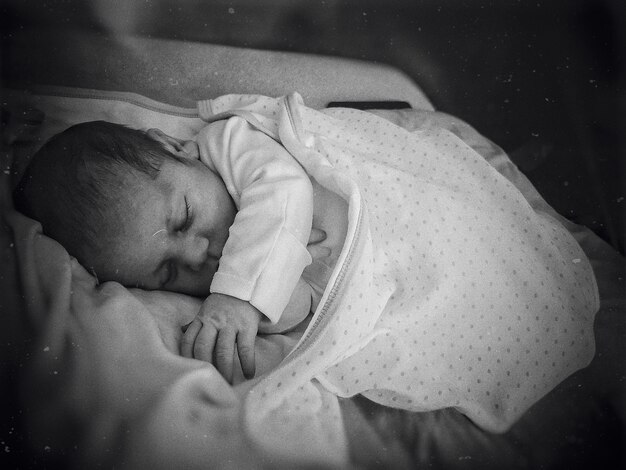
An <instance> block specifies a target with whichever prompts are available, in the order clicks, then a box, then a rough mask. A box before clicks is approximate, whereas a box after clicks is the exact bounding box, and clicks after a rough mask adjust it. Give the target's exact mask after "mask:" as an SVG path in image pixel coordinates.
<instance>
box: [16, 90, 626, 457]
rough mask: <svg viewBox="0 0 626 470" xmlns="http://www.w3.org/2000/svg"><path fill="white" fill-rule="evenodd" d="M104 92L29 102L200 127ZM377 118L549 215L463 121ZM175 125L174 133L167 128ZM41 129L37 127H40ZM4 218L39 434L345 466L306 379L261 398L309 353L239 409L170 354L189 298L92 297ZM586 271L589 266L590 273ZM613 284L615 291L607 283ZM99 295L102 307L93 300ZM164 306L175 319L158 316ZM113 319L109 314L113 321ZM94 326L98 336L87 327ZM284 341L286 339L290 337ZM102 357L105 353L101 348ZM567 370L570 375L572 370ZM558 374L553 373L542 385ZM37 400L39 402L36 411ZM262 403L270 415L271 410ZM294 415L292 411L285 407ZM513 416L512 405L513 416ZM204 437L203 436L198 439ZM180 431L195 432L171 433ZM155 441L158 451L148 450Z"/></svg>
mask: <svg viewBox="0 0 626 470" xmlns="http://www.w3.org/2000/svg"><path fill="white" fill-rule="evenodd" d="M109 98H110V97H109ZM109 98H107V99H104V100H95V101H94V99H95V98H94V96H93V95H89V96H88V97H86V98H72V97H64V98H58V97H54V96H43V97H37V98H36V99H35V103H36V104H35V105H36V106H37V107H38V108H40V109H42V110H43V111H44V112H46V114H47V115H48V116H51V117H52V118H53V119H52V123H53V126H51V129H53V131H58V130H60V129H61V128H62V127H63V126H65V125H68V124H71V123H73V122H79V121H82V120H91V119H107V120H112V121H115V122H124V123H130V124H134V125H140V126H141V127H160V128H162V129H164V130H166V132H170V133H171V134H172V135H177V136H180V137H186V136H187V135H188V134H187V133H193V132H194V131H195V130H196V129H198V128H199V127H200V126H201V125H202V121H201V120H200V119H199V118H198V117H197V116H194V115H193V113H189V114H188V115H187V117H183V118H181V116H180V115H178V116H176V115H171V114H167V113H163V112H159V111H153V110H149V109H146V108H142V107H141V106H139V108H140V109H137V108H138V107H137V105H136V104H132V103H128V102H123V101H118V100H111V99H109ZM140 101H141V100H140ZM187 111H188V110H187ZM55 117H56V119H58V120H56V119H55ZM385 117H387V118H391V119H395V120H398V121H402V123H403V124H405V125H407V126H408V127H409V128H410V127H411V126H414V127H415V128H421V129H424V128H428V127H429V126H438V125H443V126H444V127H446V128H448V129H450V130H452V131H453V132H456V133H459V134H462V136H463V137H464V138H467V139H469V140H470V141H471V142H473V144H474V145H472V147H473V148H474V149H476V150H477V151H479V153H481V155H483V156H484V157H485V158H487V160H488V161H489V163H490V164H491V165H493V166H494V167H495V168H496V169H497V170H498V171H499V172H500V173H501V174H503V175H504V176H505V177H506V178H508V179H509V180H510V181H512V182H513V183H514V184H515V186H516V187H517V188H518V189H520V190H521V191H522V193H523V194H524V196H525V198H526V199H527V200H528V201H529V202H530V203H531V204H532V205H533V207H534V208H535V209H541V210H545V211H546V212H549V213H552V211H551V210H550V208H549V207H548V206H547V205H546V204H545V202H543V200H542V199H541V198H540V197H539V196H538V194H537V193H536V192H535V191H534V189H533V188H532V186H530V184H529V183H528V181H527V180H526V179H525V178H524V177H523V176H522V175H521V174H519V172H517V170H516V169H515V167H514V166H513V165H512V164H511V163H510V161H509V160H508V159H507V158H506V156H505V155H504V154H503V153H502V152H501V151H499V149H497V148H496V147H494V146H492V145H491V144H490V143H489V142H488V141H486V140H485V139H482V138H480V136H478V135H477V134H476V133H475V132H474V131H473V130H472V129H471V128H469V127H468V126H466V125H464V124H463V123H460V122H459V121H457V120H454V119H451V118H449V117H447V116H445V115H441V114H438V113H430V112H419V111H413V112H394V113H390V114H389V113H388V114H387V115H386V116H385ZM144 118H145V120H144ZM135 119H139V120H135ZM181 122H182V123H183V127H184V129H181V128H179V127H177V126H179V125H181V124H180V123H181ZM139 123H141V124H139ZM175 123H176V124H175ZM53 131H51V130H50V129H47V128H46V130H45V131H44V134H45V133H48V134H49V133H50V132H53ZM481 146H482V151H481ZM9 219H10V224H11V226H12V227H13V230H14V231H15V233H16V234H17V236H16V237H15V238H14V241H15V243H16V245H17V253H18V255H19V257H20V262H19V266H20V270H21V273H20V274H21V280H22V285H23V286H24V288H25V292H26V294H27V298H29V299H30V302H29V305H28V310H29V316H30V318H31V321H32V322H33V324H34V325H35V328H34V330H35V333H36V337H37V338H38V340H37V347H35V348H34V352H33V357H34V359H33V363H32V364H31V366H32V367H30V371H31V375H30V378H31V379H30V380H31V381H29V382H27V383H28V384H29V386H30V387H29V388H30V393H29V395H28V396H29V397H30V398H31V401H30V403H32V407H31V408H32V409H33V410H37V412H36V413H34V424H33V426H34V427H35V428H36V429H38V430H39V431H40V432H41V433H42V434H43V435H45V436H48V435H47V434H46V424H49V423H50V422H51V421H50V420H49V419H43V418H49V417H50V416H52V417H54V418H55V419H59V420H67V419H68V417H72V419H75V420H76V421H77V422H79V423H80V426H82V427H83V428H84V429H85V430H87V432H86V433H84V434H83V436H86V438H85V439H84V441H81V442H82V443H83V446H82V447H81V448H82V449H83V451H82V454H81V453H79V455H77V457H78V460H77V461H81V459H87V460H90V459H106V458H108V457H107V455H109V450H110V449H109V447H108V446H107V445H106V444H104V443H103V441H102V438H103V437H106V439H107V440H109V442H110V439H113V438H114V437H115V436H118V437H119V434H118V433H119V431H120V430H121V429H123V430H125V431H126V432H127V433H128V435H130V436H131V438H129V440H128V441H127V442H126V443H125V444H124V446H123V447H124V449H125V450H124V451H123V452H122V451H120V453H119V454H118V455H116V456H114V457H111V458H113V459H114V461H116V462H121V461H124V462H126V463H127V464H129V463H130V464H137V463H138V462H141V463H142V464H145V463H146V462H151V463H153V464H154V465H156V466H157V467H159V466H162V467H163V468H166V467H167V465H169V464H172V463H173V462H176V464H180V463H181V462H182V461H185V462H187V463H189V464H194V465H195V466H205V465H207V463H208V462H212V461H214V460H211V459H217V457H220V458H222V457H224V458H225V456H227V455H228V449H230V450H231V451H233V449H238V448H237V447H236V446H234V447H233V446H232V445H231V446H226V447H223V448H222V449H226V450H222V451H220V452H217V453H216V452H215V447H214V446H212V445H211V446H209V445H207V442H208V441H207V439H208V440H210V441H211V442H213V443H214V441H215V439H214V437H215V435H216V433H218V434H219V432H221V431H220V429H221V430H222V431H224V429H228V433H231V434H232V436H233V439H232V442H235V443H245V448H246V449H250V450H249V451H246V452H243V451H242V452H239V455H238V457H239V458H240V459H241V460H240V461H239V463H241V464H242V465H243V464H245V465H253V464H255V463H259V462H264V463H265V464H267V463H268V462H272V464H276V465H278V464H284V465H285V466H287V467H288V466H290V465H293V464H294V463H296V462H297V463H300V464H302V463H307V462H309V463H310V462H312V461H314V462H317V463H319V462H320V460H321V461H324V462H326V463H327V464H329V465H338V466H342V465H344V464H345V463H346V461H347V459H348V454H347V450H346V449H347V446H346V440H345V435H344V434H343V424H342V422H341V417H340V414H339V410H338V405H337V401H336V399H333V395H332V394H329V393H328V392H326V391H324V390H323V389H322V388H320V386H319V383H318V382H317V381H313V382H310V381H306V382H302V380H300V382H297V383H294V384H295V385H294V384H292V385H291V386H289V389H290V390H289V392H288V393H283V392H281V393H277V394H273V395H272V396H273V400H271V401H267V400H264V399H262V398H261V397H262V394H263V390H266V389H268V388H270V387H273V388H274V389H275V390H278V389H280V388H282V387H283V386H284V387H285V388H284V389H283V390H285V389H286V388H287V382H284V380H285V378H286V379H287V380H288V376H289V375H290V374H291V373H292V372H294V371H295V370H302V368H301V367H299V366H300V365H302V364H299V363H298V361H301V362H305V361H306V360H310V354H311V353H310V352H309V353H308V356H307V354H303V353H297V354H295V355H294V357H295V358H296V360H295V361H294V360H292V361H291V362H288V363H287V364H286V365H284V366H282V367H281V368H280V369H279V371H278V373H276V374H273V375H270V376H269V378H267V379H265V380H264V381H263V382H262V383H261V384H260V385H255V384H245V385H244V386H242V387H240V388H239V389H238V390H239V392H240V396H241V397H245V400H244V402H245V405H244V407H243V408H242V407H241V406H240V405H241V401H239V400H238V399H237V398H236V397H235V396H233V395H232V392H227V391H225V389H223V386H222V385H219V386H216V385H215V384H216V383H217V384H219V383H221V382H220V379H219V377H216V376H215V372H214V369H212V367H210V366H206V365H205V364H201V363H198V362H197V361H188V360H183V359H182V358H178V357H176V356H175V355H174V354H172V351H171V350H172V347H173V345H174V344H175V342H176V338H175V335H174V334H172V331H176V328H177V327H178V326H179V325H181V324H184V322H185V321H186V319H187V318H188V317H189V316H190V315H192V313H190V311H193V310H194V309H195V301H190V300H185V299H182V298H177V297H176V296H169V297H168V295H164V294H162V293H154V294H150V293H140V294H138V296H139V298H140V299H141V302H140V303H138V304H137V303H133V302H134V301H133V300H132V298H134V299H136V298H137V297H132V298H129V297H128V296H127V295H126V293H125V292H126V291H125V290H122V291H120V290H118V289H117V288H113V289H110V291H112V292H108V291H106V292H104V293H103V292H102V290H99V289H97V288H95V287H94V285H93V283H91V284H90V282H93V281H89V280H88V279H89V276H88V275H86V273H84V272H83V271H81V269H80V267H79V266H76V265H75V263H72V262H71V261H70V260H69V258H67V254H65V253H64V251H63V250H62V249H61V248H60V247H59V246H58V245H56V244H54V242H52V241H50V240H47V239H46V238H45V237H42V236H41V235H37V234H36V233H35V231H36V225H34V224H33V223H32V222H30V221H27V220H25V219H23V218H20V217H19V216H17V215H13V216H11V217H9ZM567 228H568V229H569V230H570V231H571V232H574V233H575V234H576V236H577V238H578V239H579V240H581V239H582V238H584V239H585V241H586V242H587V246H586V252H587V254H590V253H591V254H590V257H591V260H592V263H593V262H594V256H593V255H594V253H593V251H594V250H599V251H598V252H601V254H602V256H603V257H604V258H601V259H602V260H604V259H606V258H607V257H609V255H610V256H613V254H612V253H609V252H606V248H605V246H604V245H603V243H602V242H601V241H599V240H597V239H596V238H594V236H593V235H592V234H590V232H588V231H586V230H583V229H580V228H577V227H575V226H573V225H571V224H567ZM581 237H582V238H581ZM589 240H591V242H589ZM602 250H605V251H602ZM573 259H578V260H580V261H581V262H582V261H584V259H585V258H584V255H580V254H577V255H576V256H575V257H574V258H573ZM603 262H604V261H601V263H603ZM579 264H580V263H576V265H579ZM598 272H599V271H598V270H596V275H597V274H598ZM611 275H612V276H613V274H611ZM610 281H612V282H613V284H611V282H609V281H608V280H605V279H604V277H602V278H600V288H601V293H602V292H603V289H605V287H603V285H602V283H603V282H606V284H607V286H610V285H613V286H614V285H615V280H614V279H612V280H610ZM77 286H82V287H81V288H82V292H83V294H84V295H83V296H82V297H81V295H79V294H77V292H81V290H80V289H77ZM613 289H614V291H613V295H615V287H613ZM70 293H71V294H70ZM118 294H119V295H118ZM159 296H163V297H159ZM102 297H105V298H106V300H107V302H103V301H102ZM592 297H593V296H592ZM616 298H617V299H618V300H617V304H618V305H619V306H622V305H623V304H622V303H620V302H621V301H620V300H619V297H616ZM81 299H82V300H81ZM85 299H87V300H85ZM81 302H82V303H81ZM85 302H87V303H85ZM131 307H132V308H131ZM163 307H164V308H163ZM174 311H175V312H176V313H177V314H178V316H171V315H170V314H171V313H173V312H174ZM96 313H98V314H100V315H95V314H96ZM116 316H117V317H119V318H118V319H117V320H116V318H115V317H116ZM129 316H130V317H129ZM317 318H319V315H318V317H317ZM619 319H620V320H621V319H622V318H619ZM138 320H140V321H138ZM155 320H156V321H155ZM94 321H95V323H97V325H96V326H94ZM172 328H173V330H172ZM126 329H128V331H125V330H126ZM311 331H313V330H311ZM95 332H97V333H98V334H93V333H95ZM105 333H106V334H105ZM131 333H132V334H131ZM307 338H309V340H310V338H314V336H311V335H309V336H308V337H307ZM305 339H306V338H305ZM292 340H293V341H294V342H295V338H292ZM313 343H314V349H309V351H311V350H312V351H320V350H332V348H328V349H326V348H321V346H322V343H320V342H319V340H317V341H314V342H313ZM292 344H293V343H289V344H286V343H285V344H282V345H281V344H278V343H272V345H271V346H270V347H271V348H274V347H276V348H279V349H280V351H281V354H282V353H284V352H285V351H286V350H287V349H289V348H290V347H291V345H292ZM281 348H282V349H281ZM315 348H317V349H315ZM112 352H115V354H114V355H112V354H111V353H112ZM345 352H346V351H342V353H345ZM85 353H89V354H85ZM307 357H308V358H307ZM69 358H74V359H73V361H74V362H70V361H68V359H69ZM589 359H590V357H589V356H588V355H586V356H585V357H584V358H583V359H582V361H581V362H577V365H575V366H573V367H574V368H576V367H582V366H584V365H585V363H586V361H588V360H589ZM320 364H321V365H320ZM327 364H328V363H327ZM273 365H274V364H273V363H272V364H271V365H270V366H269V367H268V368H271V367H273ZM34 366H36V367H34ZM319 367H322V368H321V369H320V368H319ZM322 370H323V363H321V362H318V369H313V370H310V369H309V370H308V371H307V374H309V376H310V377H314V376H316V375H317V374H318V373H320V372H322ZM568 370H569V372H571V371H572V370H573V369H571V368H570V369H568ZM55 371H56V373H55ZM569 372H567V373H569ZM60 379H62V380H63V389H64V393H62V394H60V395H54V394H53V396H52V397H50V396H48V397H47V399H46V401H45V402H42V401H41V398H42V397H38V396H37V393H33V391H35V392H36V388H35V389H33V383H36V384H46V386H48V385H49V384H55V383H57V382H59V380H60ZM33 380H34V382H33ZM555 380H556V382H555ZM558 380H560V379H553V381H552V383H553V385H555V384H556V383H557V382H558ZM327 385H328V384H327ZM329 388H330V387H329ZM216 390H217V391H216ZM298 390H299V391H298ZM90 391H91V392H94V393H93V394H91V393H89V392H90ZM298 396H300V397H303V398H302V400H305V399H306V400H309V402H307V403H306V406H305V405H304V403H303V402H300V403H299V402H298ZM207 397H208V398H207ZM211 397H213V398H211ZM215 397H218V398H215ZM220 397H221V398H220ZM224 397H225V398H224ZM294 397H295V400H294ZM285 398H288V399H289V400H288V406H278V407H276V406H275V405H279V404H280V402H281V400H284V399H285ZM207 399H208V401H207ZM390 399H391V398H390ZM68 402H72V403H74V405H73V406H75V403H76V402H79V403H81V404H82V406H81V407H78V411H77V412H76V411H72V412H69V409H68ZM44 403H45V406H37V405H44ZM527 405H528V404H527ZM259 406H262V407H265V411H266V413H265V414H264V413H260V412H259V411H260V410H259V408H258V407H259ZM202 410H213V411H215V412H216V413H218V415H219V416H222V417H224V420H225V421H224V422H227V423H229V424H228V425H226V424H223V426H225V427H224V428H220V427H217V428H216V427H215V419H214V418H215V416H214V415H212V414H211V413H209V412H206V413H205V412H204V411H202ZM272 410H274V411H276V410H278V413H275V412H271V411H272ZM295 410H298V411H299V412H298V413H295V412H294V411H295ZM290 412H291V413H292V416H291V418H293V416H297V417H298V419H299V420H300V422H301V423H302V422H305V421H302V420H304V419H308V421H306V424H307V426H305V429H302V432H301V433H299V434H298V433H294V432H293V429H294V428H285V427H284V424H285V421H284V419H285V418H286V415H288V414H289V413H290ZM519 413H521V410H518V411H517V414H519ZM237 416H239V418H237ZM514 417H515V416H513V417H509V419H514ZM241 419H243V421H241ZM53 421H54V420H52V422H53ZM120 423H123V425H121V424H120ZM233 423H234V424H233ZM120 426H121V427H120ZM269 428H274V429H275V431H276V433H275V434H271V433H268V431H267V430H268V429H269ZM228 433H227V434H228ZM205 434H206V435H207V436H209V437H206V438H203V437H202V436H204V435H205ZM189 435H193V436H195V437H194V438H193V439H186V438H183V437H182V436H189ZM229 435H230V434H229ZM57 437H59V438H60V437H62V436H57ZM283 439H290V440H291V441H292V443H293V445H292V446H289V447H288V448H287V449H285V448H281V445H280V444H281V442H284V441H282V440H283ZM155 443H158V446H156V447H155ZM211 452H212V453H211ZM320 452H322V453H321V454H320ZM257 453H258V454H260V455H262V456H263V459H265V460H263V459H262V460H261V461H258V460H257V461H255V459H254V457H252V456H253V455H255V454H257ZM181 459H182V460H181ZM267 459H269V460H267Z"/></svg>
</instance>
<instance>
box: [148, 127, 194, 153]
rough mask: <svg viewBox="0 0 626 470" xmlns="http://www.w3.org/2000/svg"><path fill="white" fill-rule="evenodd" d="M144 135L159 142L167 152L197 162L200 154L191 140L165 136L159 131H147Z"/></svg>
mask: <svg viewBox="0 0 626 470" xmlns="http://www.w3.org/2000/svg"><path fill="white" fill-rule="evenodd" d="M146 134H147V135H148V137H150V138H151V139H154V140H156V141H157V142H159V143H160V144H161V145H163V147H164V148H165V149H166V150H167V151H168V152H171V153H173V154H174V155H176V156H177V157H180V158H190V159H192V160H197V159H199V158H200V152H199V151H198V144H196V143H195V142H194V141H193V140H182V139H177V138H176V137H172V136H171V135H167V134H166V133H165V132H163V131H162V130H160V129H148V130H147V131H146Z"/></svg>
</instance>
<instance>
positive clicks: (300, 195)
mask: <svg viewBox="0 0 626 470" xmlns="http://www.w3.org/2000/svg"><path fill="white" fill-rule="evenodd" d="M198 145H199V149H200V158H201V160H202V161H203V162H205V163H206V164H207V165H208V166H213V168H214V170H215V171H217V172H218V173H219V175H220V176H221V177H222V179H223V180H224V182H225V184H226V187H227V188H228V191H229V192H230V193H231V195H232V196H233V199H234V201H235V204H236V206H237V209H238V211H237V215H236V217H235V221H234V223H233V225H232V226H231V227H230V231H229V237H228V240H227V242H226V245H225V246H224V250H223V252H222V256H221V258H220V264H219V269H218V271H217V273H216V274H215V276H214V278H213V281H212V283H211V292H212V293H220V294H226V295H230V296H232V297H236V298H238V299H241V300H247V301H249V302H250V303H251V304H252V305H254V306H255V307H256V308H257V309H259V310H260V311H261V312H262V313H263V315H265V316H266V317H267V318H268V319H269V320H271V321H272V322H276V321H278V319H279V318H280V315H281V314H282V312H283V310H284V309H285V306H286V305H287V303H288V302H289V298H290V296H291V292H293V289H294V288H295V286H296V283H297V282H298V279H299V278H300V275H301V274H302V271H303V270H304V268H305V267H306V266H307V265H308V264H310V262H311V256H310V255H309V253H308V252H307V249H306V247H307V241H308V239H309V234H310V233H311V224H312V219H313V188H312V186H311V181H310V179H309V177H308V175H307V174H306V173H305V171H304V170H303V168H302V167H301V166H300V164H299V163H298V162H297V161H296V160H295V159H294V158H293V157H292V156H291V155H290V154H289V153H288V152H287V150H286V149H285V148H284V147H283V146H282V145H280V144H279V143H278V142H276V141H274V140H273V139H272V138H270V137H269V136H267V135H265V134H263V133H262V132H260V131H257V130H254V129H252V128H251V127H250V125H249V124H248V123H247V122H246V121H245V120H243V119H242V118H238V117H237V118H230V119H228V120H227V121H219V122H216V123H213V124H211V125H210V126H207V128H206V129H205V130H203V131H201V133H200V134H199V136H198Z"/></svg>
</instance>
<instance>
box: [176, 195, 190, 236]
mask: <svg viewBox="0 0 626 470" xmlns="http://www.w3.org/2000/svg"><path fill="white" fill-rule="evenodd" d="M192 222H193V212H192V210H191V204H189V201H187V196H185V219H184V221H183V224H182V225H181V226H180V228H179V229H178V231H179V232H185V231H187V230H189V227H191V223H192Z"/></svg>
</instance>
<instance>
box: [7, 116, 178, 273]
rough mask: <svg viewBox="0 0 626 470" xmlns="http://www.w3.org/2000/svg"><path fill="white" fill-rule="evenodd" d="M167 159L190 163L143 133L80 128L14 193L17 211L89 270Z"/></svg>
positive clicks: (36, 159) (41, 155)
mask: <svg viewBox="0 0 626 470" xmlns="http://www.w3.org/2000/svg"><path fill="white" fill-rule="evenodd" d="M165 159H173V160H176V161H179V162H184V160H183V159H180V158H179V157H177V156H175V155H174V154H172V153H171V152H169V151H168V150H166V149H165V148H164V147H163V146H162V144H161V143H160V142H158V141H156V140H154V139H152V138H151V137H150V136H148V134H147V133H146V132H144V131H142V130H137V129H131V128H129V127H126V126H123V125H120V124H114V123H110V122H105V121H93V122H86V123H81V124H77V125H75V126H72V127H70V128H68V129H67V130H65V131H63V132H61V133H59V134H57V135H55V136H53V137H52V138H51V139H50V140H48V141H47V142H46V143H45V144H44V145H43V147H41V149H39V150H38V151H37V152H36V153H35V155H34V156H33V158H32V160H31V162H30V163H29V165H28V167H27V168H26V171H25V173H24V175H23V177H22V179H21V180H20V182H19V184H18V186H17V187H16V189H15V190H14V192H13V199H14V203H15V207H16V209H17V210H19V211H20V212H22V213H23V214H24V215H27V216H29V217H31V218H33V219H35V220H37V221H39V222H40V223H41V225H42V228H43V231H44V233H45V234H46V235H48V236H50V237H52V238H54V239H55V240H57V241H58V242H59V243H61V244H62V245H63V246H64V247H65V249H66V250H67V251H68V252H69V253H70V254H71V255H72V256H74V257H76V258H78V260H79V261H80V262H81V263H83V264H85V266H88V264H89V263H86V262H85V261H86V260H87V259H89V258H92V257H93V256H96V253H98V252H100V248H101V247H102V246H103V244H102V243H103V239H109V238H111V237H114V236H115V235H116V234H117V233H118V232H117V231H116V230H119V228H116V225H117V224H115V222H114V221H113V220H111V219H112V218H115V217H116V215H117V214H119V213H120V211H121V210H122V209H123V206H124V205H125V204H124V201H126V200H128V199H130V198H132V191H129V186H131V185H132V184H141V181H140V180H139V179H138V177H139V176H141V175H146V176H147V177H149V178H150V179H155V178H156V177H157V175H158V173H159V170H160V168H161V164H162V163H163V161H164V160H165Z"/></svg>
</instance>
